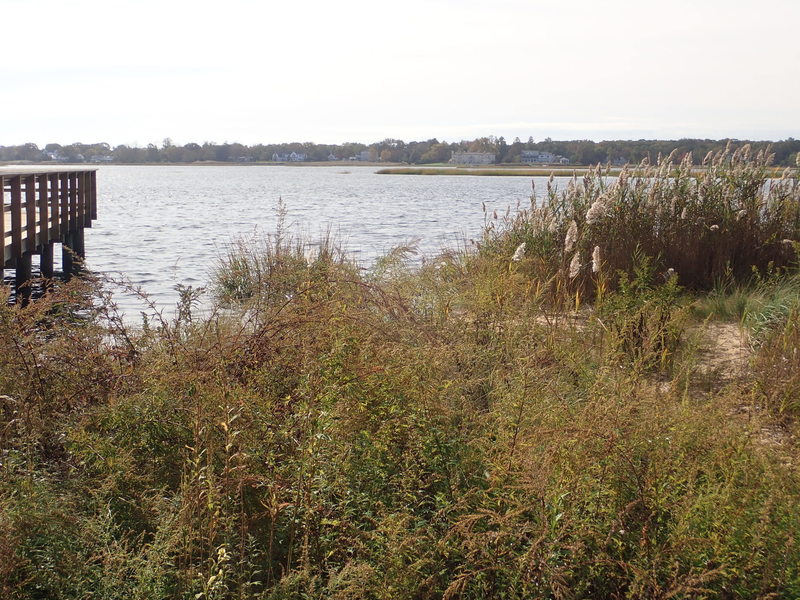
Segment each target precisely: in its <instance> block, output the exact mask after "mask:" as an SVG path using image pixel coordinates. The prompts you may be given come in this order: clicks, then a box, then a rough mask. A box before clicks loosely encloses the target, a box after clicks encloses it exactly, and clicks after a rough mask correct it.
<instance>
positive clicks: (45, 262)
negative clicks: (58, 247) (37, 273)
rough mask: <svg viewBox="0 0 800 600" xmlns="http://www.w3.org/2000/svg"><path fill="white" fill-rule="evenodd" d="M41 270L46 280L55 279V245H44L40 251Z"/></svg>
mask: <svg viewBox="0 0 800 600" xmlns="http://www.w3.org/2000/svg"><path fill="white" fill-rule="evenodd" d="M39 270H41V272H42V277H44V278H45V279H52V278H53V272H54V271H53V244H42V245H41V249H40V250H39Z"/></svg>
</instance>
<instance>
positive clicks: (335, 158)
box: [328, 152, 339, 160]
mask: <svg viewBox="0 0 800 600" xmlns="http://www.w3.org/2000/svg"><path fill="white" fill-rule="evenodd" d="M328 160H339V157H338V156H336V155H335V154H334V153H333V152H331V153H330V154H328Z"/></svg>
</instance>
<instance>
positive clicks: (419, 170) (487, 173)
mask: <svg viewBox="0 0 800 600" xmlns="http://www.w3.org/2000/svg"><path fill="white" fill-rule="evenodd" d="M55 166H59V167H70V168H78V167H92V168H97V167H104V166H105V167H108V166H111V167H175V166H180V167H336V168H343V167H373V168H377V170H376V171H375V173H376V174H377V175H470V176H473V177H549V176H550V175H553V176H555V177H572V176H573V175H578V176H583V175H586V174H587V173H588V172H590V171H593V170H594V169H595V168H596V165H571V166H563V165H558V166H556V165H553V166H552V167H530V166H529V165H516V164H508V165H495V166H492V165H483V166H466V165H462V166H450V165H446V164H434V165H428V166H424V167H417V166H409V165H408V164H406V163H385V162H361V161H349V160H337V161H316V162H311V161H307V162H272V161H269V162H266V161H265V162H255V161H254V162H225V161H197V162H141V163H139V162H137V163H124V162H110V163H91V162H89V163H87V162H82V163H79V162H75V163H68V162H58V163H54V162H33V161H0V168H6V167H29V168H31V167H35V168H42V169H45V170H46V169H48V168H53V167H55ZM601 168H602V170H603V173H604V174H605V175H607V176H612V177H614V176H617V175H619V174H620V172H621V171H622V169H623V167H618V166H614V167H605V166H603V167H601ZM637 168H638V165H634V164H631V165H628V169H629V170H630V171H632V172H635V171H636V169H637ZM787 168H789V169H790V171H791V175H790V176H791V177H798V176H800V170H798V169H792V168H791V167H769V168H768V170H767V171H768V173H769V176H771V177H780V176H781V175H782V174H783V172H784V171H785V170H786V169H787ZM693 169H695V170H696V171H698V172H700V171H703V170H704V167H702V166H701V165H695V166H694V167H693Z"/></svg>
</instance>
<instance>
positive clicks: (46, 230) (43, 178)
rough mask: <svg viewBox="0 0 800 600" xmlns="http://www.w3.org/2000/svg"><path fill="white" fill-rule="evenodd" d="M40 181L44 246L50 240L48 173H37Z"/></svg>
mask: <svg viewBox="0 0 800 600" xmlns="http://www.w3.org/2000/svg"><path fill="white" fill-rule="evenodd" d="M36 179H37V181H38V183H39V243H40V244H41V245H42V246H44V245H45V244H48V243H49V242H50V203H49V202H48V196H47V182H48V179H49V178H48V177H47V175H37V176H36Z"/></svg>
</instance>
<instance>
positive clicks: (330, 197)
mask: <svg viewBox="0 0 800 600" xmlns="http://www.w3.org/2000/svg"><path fill="white" fill-rule="evenodd" d="M97 187H98V219H97V221H95V223H94V224H93V227H92V229H89V230H87V231H86V256H87V262H88V265H89V268H90V269H91V270H92V271H95V272H99V273H105V274H108V275H110V276H112V277H114V278H124V279H126V280H128V281H130V282H131V283H132V284H134V285H136V286H141V288H142V289H143V290H144V291H146V292H147V294H148V295H149V297H150V299H151V300H153V301H154V302H155V303H156V304H157V305H158V306H159V307H160V308H162V309H164V310H165V311H166V312H167V313H169V312H170V311H171V310H172V308H174V306H175V302H176V300H177V298H178V294H177V292H176V290H175V286H176V284H183V285H192V286H194V287H195V288H196V287H203V286H206V285H207V284H208V281H209V276H210V272H211V269H212V268H213V267H214V264H215V262H216V261H217V260H218V258H219V257H220V256H221V255H222V254H223V253H224V250H225V248H226V246H227V245H228V244H230V243H231V242H233V241H235V240H237V239H239V238H249V237H251V236H253V235H265V234H268V233H272V232H274V231H275V227H276V224H277V219H278V217H277V206H278V203H279V201H282V202H283V204H284V206H285V209H286V224H287V225H288V226H290V227H292V228H293V229H294V230H295V231H301V232H302V233H304V234H305V235H306V236H307V237H310V238H311V239H318V238H319V237H320V235H322V234H324V232H325V231H326V230H328V229H330V230H331V231H332V232H333V233H334V234H336V235H337V236H338V238H339V239H340V240H341V241H342V242H343V244H344V246H345V248H346V249H347V250H348V251H349V252H351V253H352V254H353V257H354V258H355V259H356V260H358V261H359V262H360V263H362V264H363V265H364V266H369V265H370V263H371V262H372V261H374V259H375V258H376V257H377V256H379V255H381V254H383V253H385V252H386V251H387V250H389V249H391V248H392V247H395V246H397V245H400V244H406V243H409V242H411V241H414V242H415V243H416V245H417V247H418V248H419V250H420V253H421V255H423V256H424V255H427V256H432V255H433V254H435V253H436V252H437V251H439V250H441V249H442V248H446V247H451V248H452V247H454V246H457V245H459V244H463V243H464V241H465V240H467V241H468V240H469V239H470V238H472V239H475V238H476V237H478V236H479V235H480V232H481V230H482V228H483V225H484V219H485V216H486V215H485V214H484V210H483V206H484V205H485V207H486V210H487V212H488V214H489V215H491V214H492V213H493V212H494V211H495V210H496V211H497V212H498V213H500V214H503V213H504V212H505V211H506V210H507V209H510V210H512V211H513V210H515V209H516V207H517V206H522V207H527V206H529V205H530V199H531V179H529V178H527V177H471V176H463V175H461V176H425V175H378V174H376V173H375V168H374V167H358V166H352V167H351V166H349V165H348V166H330V167H328V166H324V167H280V166H103V167H100V169H99V172H98V175H97ZM545 187H546V178H541V180H540V178H536V188H537V192H538V193H542V192H543V191H544V190H545ZM467 243H468V242H467ZM115 296H116V298H117V301H118V304H119V305H120V307H121V308H122V310H123V311H124V312H125V313H126V316H127V315H129V314H131V313H132V314H133V315H138V313H139V311H141V310H143V306H144V305H143V304H142V303H141V301H139V300H137V299H136V298H135V297H134V296H132V295H130V294H126V293H122V292H116V293H115Z"/></svg>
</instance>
